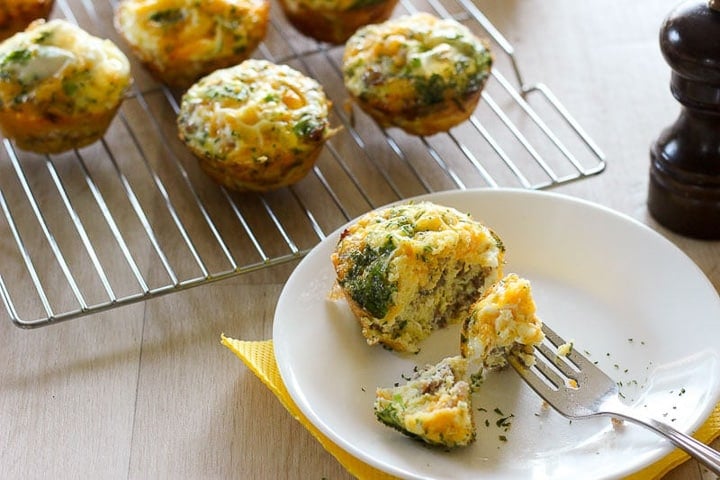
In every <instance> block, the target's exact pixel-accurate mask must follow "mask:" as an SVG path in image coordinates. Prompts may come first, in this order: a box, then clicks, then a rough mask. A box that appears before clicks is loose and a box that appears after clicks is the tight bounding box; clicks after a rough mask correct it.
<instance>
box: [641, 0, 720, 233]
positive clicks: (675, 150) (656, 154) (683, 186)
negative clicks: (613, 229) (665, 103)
mask: <svg viewBox="0 0 720 480" xmlns="http://www.w3.org/2000/svg"><path fill="white" fill-rule="evenodd" d="M660 48H661V50H662V53H663V55H664V57H665V60H666V61H667V62H668V64H669V65H670V67H671V68H672V75H671V80H670V90H671V91H672V94H673V96H674V97H675V99H677V101H678V102H680V103H681V104H682V109H681V112H680V115H679V117H678V118H677V120H676V121H675V123H674V124H673V125H671V126H670V127H668V128H666V129H665V130H664V131H663V132H662V133H661V134H660V137H659V138H658V139H657V140H656V142H655V143H654V144H653V145H652V147H651V149H650V160H651V165H650V184H649V192H648V210H649V211H650V214H651V215H652V216H653V217H654V218H655V219H656V220H657V221H658V222H660V223H661V224H663V225H664V226H666V227H667V228H669V229H671V230H673V231H675V232H677V233H680V234H682V235H686V236H689V237H695V238H702V239H720V0H710V1H708V0H690V1H686V2H684V3H682V4H680V5H679V6H678V7H677V8H676V9H675V10H673V11H672V12H671V13H670V14H669V15H668V17H667V18H666V19H665V22H664V24H663V26H662V29H661V30H660Z"/></svg>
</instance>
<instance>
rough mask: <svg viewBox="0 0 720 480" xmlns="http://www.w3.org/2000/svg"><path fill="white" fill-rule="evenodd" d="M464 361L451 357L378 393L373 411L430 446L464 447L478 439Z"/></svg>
mask: <svg viewBox="0 0 720 480" xmlns="http://www.w3.org/2000/svg"><path fill="white" fill-rule="evenodd" d="M464 378H465V360H464V359H463V358H461V357H459V356H455V357H449V358H446V359H444V360H442V361H441V362H440V363H438V364H437V365H428V366H426V367H425V368H423V369H421V370H419V371H417V372H416V373H415V374H414V375H413V377H412V378H410V379H409V380H408V381H407V382H406V383H405V384H403V385H399V386H397V387H390V388H378V389H377V390H376V396H375V404H374V411H375V416H376V418H377V419H378V420H379V421H380V422H382V423H384V424H385V425H387V426H389V427H392V428H395V429H396V430H398V431H400V432H402V433H404V434H405V435H408V436H409V437H412V438H416V439H418V440H422V441H423V442H425V443H429V444H431V445H438V446H443V447H448V448H453V447H459V446H465V445H468V444H470V443H472V442H473V440H474V439H475V423H474V417H473V409H472V400H471V390H470V386H469V384H468V383H467V382H466V381H465V380H464Z"/></svg>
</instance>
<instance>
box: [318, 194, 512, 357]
mask: <svg viewBox="0 0 720 480" xmlns="http://www.w3.org/2000/svg"><path fill="white" fill-rule="evenodd" d="M503 257H504V247H503V245H502V242H501V241H500V239H499V237H498V236H497V235H496V234H495V233H494V232H493V231H492V230H490V229H489V228H487V227H485V226H484V225H482V224H481V223H480V222H478V221H475V220H473V219H472V218H471V217H470V216H469V215H467V214H463V213H460V212H459V211H457V210H456V209H453V208H449V207H444V206H440V205H437V204H434V203H432V202H419V203H409V204H402V205H397V206H390V207H387V208H383V209H380V210H375V211H372V212H369V213H367V214H366V215H364V216H362V217H361V218H359V219H358V220H357V221H356V222H355V223H353V224H352V225H350V226H349V227H348V228H347V229H345V230H344V231H343V232H342V234H341V236H340V239H339V241H338V244H337V247H336V249H335V251H334V252H333V254H332V257H331V260H332V263H333V265H334V267H335V272H336V278H337V286H336V289H338V290H339V291H340V292H341V293H342V294H343V296H344V297H345V298H346V299H347V302H348V304H349V305H350V308H351V309H352V311H353V313H354V314H355V316H356V317H357V318H358V320H359V322H360V325H361V326H362V334H363V335H364V336H365V338H366V339H367V342H368V343H369V344H371V345H372V344H376V343H380V344H382V345H384V346H386V347H388V348H390V349H393V350H396V351H401V352H416V351H418V350H419V348H420V342H421V341H422V340H423V339H425V338H426V337H427V336H428V335H430V333H431V332H432V331H433V330H434V329H436V328H439V327H444V326H445V325H447V324H450V323H455V322H458V321H461V319H462V318H464V317H465V315H466V311H467V308H468V307H469V306H470V304H472V303H473V302H474V301H475V300H476V299H477V298H478V297H479V296H480V294H481V293H482V291H483V290H484V289H485V288H486V287H487V286H489V285H491V284H493V283H494V282H495V281H497V280H498V279H499V278H500V277H501V276H502V263H503Z"/></svg>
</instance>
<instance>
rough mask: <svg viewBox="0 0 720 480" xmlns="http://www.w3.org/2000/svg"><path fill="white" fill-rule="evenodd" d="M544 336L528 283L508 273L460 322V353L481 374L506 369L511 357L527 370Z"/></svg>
mask: <svg viewBox="0 0 720 480" xmlns="http://www.w3.org/2000/svg"><path fill="white" fill-rule="evenodd" d="M544 338H545V335H544V334H543V331H542V321H541V320H540V319H539V318H538V316H537V315H536V306H535V300H534V299H533V296H532V290H531V286H530V282H529V281H528V280H527V279H524V278H521V277H519V276H518V275H516V274H514V273H511V274H508V275H507V276H505V277H504V278H503V279H502V280H500V281H499V282H497V283H496V284H495V285H493V286H492V287H490V288H488V289H487V290H486V291H485V293H484V294H483V295H482V297H480V298H479V299H478V300H477V301H476V302H475V303H474V304H473V305H472V306H471V307H470V310H469V314H468V316H467V317H466V318H465V319H464V321H463V326H462V332H461V337H460V353H461V354H462V356H463V357H464V358H467V359H468V360H469V361H470V362H471V366H472V368H473V369H474V368H478V369H479V370H480V372H481V373H483V372H485V371H486V370H493V369H498V368H502V367H504V366H505V365H507V357H508V356H509V355H513V356H515V357H516V358H518V359H519V360H520V361H522V362H523V363H524V364H525V365H527V366H528V367H529V366H531V365H532V364H533V363H534V361H535V357H534V355H533V351H534V347H535V345H539V344H540V343H541V342H542V341H543V339H544Z"/></svg>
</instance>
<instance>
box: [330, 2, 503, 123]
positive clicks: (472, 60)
mask: <svg viewBox="0 0 720 480" xmlns="http://www.w3.org/2000/svg"><path fill="white" fill-rule="evenodd" d="M492 63H493V57H492V54H491V52H490V48H489V46H488V43H487V41H486V40H485V39H481V38H479V37H477V36H476V35H474V34H473V33H472V32H471V31H470V30H469V29H468V28H467V27H465V26H464V25H462V24H460V23H458V22H457V21H455V20H452V19H440V18H438V17H436V16H434V15H431V14H429V13H417V14H414V15H409V16H403V17H399V18H396V19H391V20H387V21H385V22H383V23H379V24H374V25H367V26H365V27H363V28H360V29H359V30H358V31H357V32H355V34H353V36H352V37H350V39H348V41H347V43H346V45H345V51H344V55H343V63H342V71H343V78H344V83H345V86H346V88H347V91H348V93H349V94H350V96H351V98H352V99H354V101H355V102H356V103H357V104H358V105H359V106H360V107H361V108H362V110H363V111H365V112H366V113H367V114H368V115H370V116H371V117H372V118H374V119H375V120H376V121H377V122H378V124H379V125H381V126H383V127H392V126H395V127H399V128H402V129H403V130H405V131H406V132H408V133H410V134H413V135H432V134H435V133H438V132H444V131H447V130H449V129H450V128H452V127H454V126H455V125H458V124H459V123H462V122H464V121H465V120H467V119H468V118H469V117H470V115H471V114H472V113H473V111H474V110H475V108H476V106H477V104H478V102H479V100H480V95H481V93H482V90H483V88H484V87H485V83H486V82H487V79H488V77H489V75H490V71H491V68H492Z"/></svg>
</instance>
